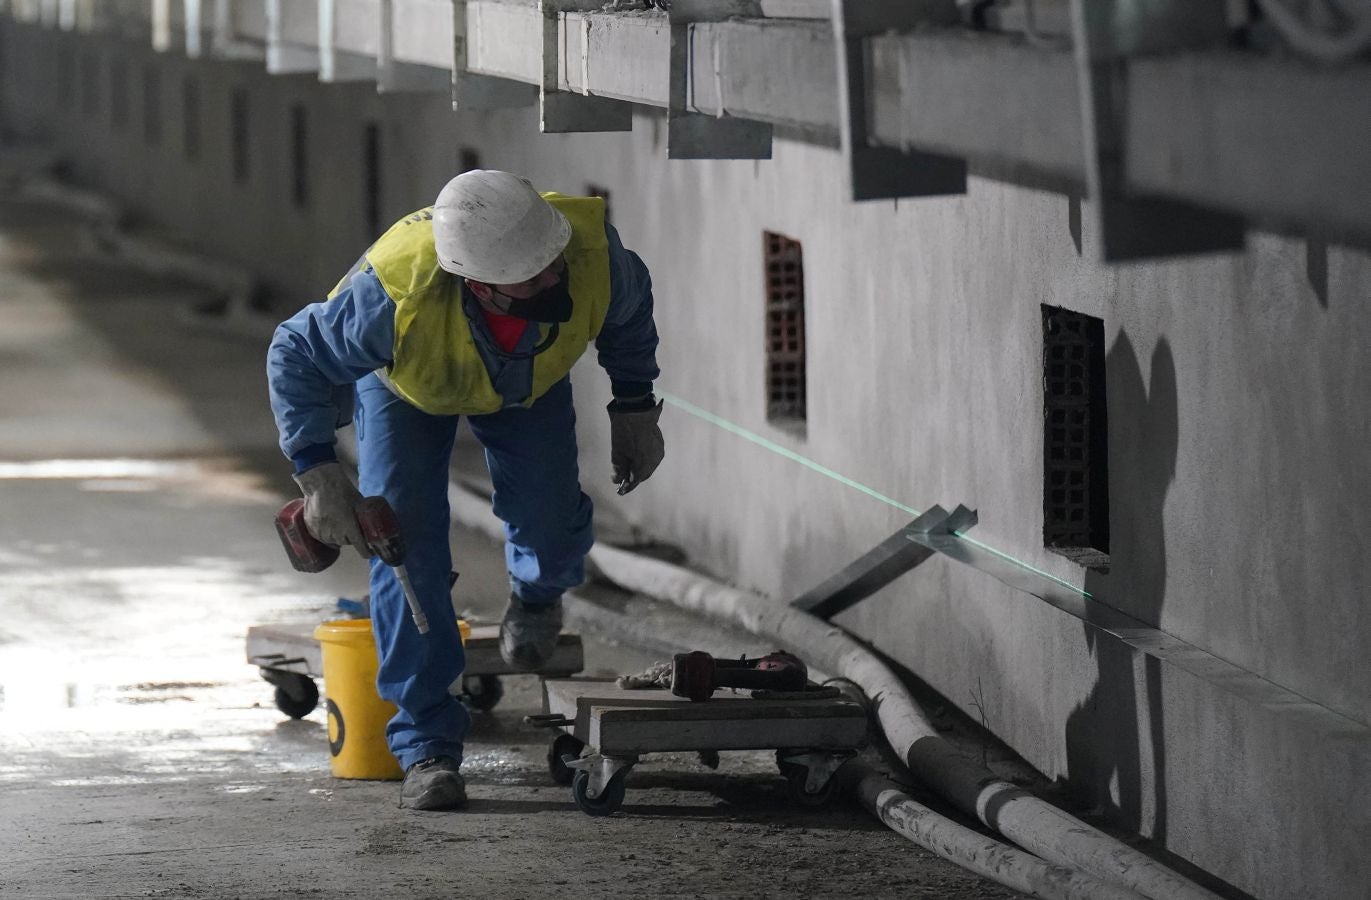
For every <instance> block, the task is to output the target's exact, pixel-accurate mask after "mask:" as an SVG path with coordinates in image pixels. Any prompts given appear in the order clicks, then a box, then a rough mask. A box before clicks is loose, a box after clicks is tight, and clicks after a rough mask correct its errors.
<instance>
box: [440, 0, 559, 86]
mask: <svg viewBox="0 0 1371 900" xmlns="http://www.w3.org/2000/svg"><path fill="white" fill-rule="evenodd" d="M537 99H538V88H537V87H536V86H535V85H531V84H524V83H523V82H519V81H510V80H508V79H505V78H495V77H492V76H490V75H476V74H473V73H471V72H468V71H467V4H466V0H452V109H453V111H454V112H460V111H462V110H478V109H508V108H510V107H515V106H530V105H532V104H533V103H534V102H535V101H536V100H537Z"/></svg>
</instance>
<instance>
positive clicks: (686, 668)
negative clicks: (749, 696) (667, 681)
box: [671, 650, 809, 701]
mask: <svg viewBox="0 0 1371 900" xmlns="http://www.w3.org/2000/svg"><path fill="white" fill-rule="evenodd" d="M808 683H809V670H808V669H807V668H806V667H805V664H804V661H803V660H801V659H800V658H799V657H798V656H795V655H794V654H791V653H786V652H785V651H784V650H777V651H776V652H774V653H769V654H767V655H766V656H759V657H757V658H755V659H718V658H715V657H713V656H710V655H709V654H708V653H705V652H704V651H703V650H695V651H692V652H690V653H677V654H676V655H675V657H673V658H672V661H671V693H673V694H675V695H676V696H677V697H686V698H688V699H690V700H695V701H700V700H708V699H709V698H710V697H711V696H712V695H713V694H714V691H715V690H717V689H718V688H744V689H750V690H765V691H783V692H784V691H803V690H804V689H805V686H806V685H807V684H808Z"/></svg>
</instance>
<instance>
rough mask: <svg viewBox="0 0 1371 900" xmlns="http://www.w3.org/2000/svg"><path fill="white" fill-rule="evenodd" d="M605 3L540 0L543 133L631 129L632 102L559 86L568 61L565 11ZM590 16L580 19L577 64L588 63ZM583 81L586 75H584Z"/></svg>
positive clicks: (541, 121) (540, 96)
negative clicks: (578, 57)
mask: <svg viewBox="0 0 1371 900" xmlns="http://www.w3.org/2000/svg"><path fill="white" fill-rule="evenodd" d="M602 6H604V0H539V2H538V12H539V13H540V14H541V15H542V17H543V83H542V85H541V86H540V88H539V92H538V100H539V108H540V113H539V127H540V129H541V130H542V131H543V132H544V133H545V134H553V133H564V132H573V131H632V130H633V104H632V103H628V102H627V101H624V100H614V99H612V98H609V97H594V96H591V95H590V94H588V93H587V94H578V93H573V92H570V91H563V90H561V89H560V88H559V85H560V83H561V81H562V78H561V75H562V67H563V66H565V65H569V64H570V63H571V60H569V59H567V58H566V57H567V49H568V45H569V44H570V41H569V40H567V39H566V38H565V37H563V34H562V27H561V25H562V22H563V21H564V20H565V18H566V17H565V15H564V13H567V12H588V11H592V10H598V9H600V8H601V7H602ZM590 28H591V23H590V19H589V18H588V17H587V18H582V19H581V29H582V35H581V41H580V47H581V58H580V60H579V65H580V66H581V67H582V69H583V70H584V69H586V68H588V67H589V65H590V48H589V46H588V45H589V38H590ZM582 81H583V82H586V81H588V79H586V78H583V79H582Z"/></svg>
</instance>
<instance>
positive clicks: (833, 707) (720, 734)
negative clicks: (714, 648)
mask: <svg viewBox="0 0 1371 900" xmlns="http://www.w3.org/2000/svg"><path fill="white" fill-rule="evenodd" d="M544 692H545V696H546V705H547V710H548V712H549V713H553V714H560V715H562V716H564V717H565V718H567V719H568V720H572V721H573V722H574V723H575V724H574V725H573V726H570V727H571V728H572V732H573V734H574V735H575V736H576V737H577V738H579V739H580V740H582V741H584V742H585V743H586V744H588V745H590V746H592V747H594V748H595V749H596V750H598V751H599V752H600V753H601V754H604V755H607V756H617V755H625V756H628V755H635V754H639V753H654V752H661V751H676V750H764V749H771V748H778V747H805V748H814V749H834V750H840V749H852V748H856V747H859V746H861V745H862V743H863V741H864V740H865V737H866V728H867V722H866V712H865V711H864V710H863V709H862V707H861V706H860V705H859V704H857V703H855V702H853V701H852V700H849V699H847V698H844V697H831V696H825V697H822V698H816V699H795V698H794V696H793V695H788V696H787V697H786V698H785V699H766V698H762V699H754V698H752V697H751V696H749V695H746V694H728V693H724V694H718V695H716V696H714V697H712V698H710V699H709V700H706V701H703V702H699V703H693V702H691V701H689V700H686V699H684V698H681V697H675V696H673V695H671V694H670V693H668V692H667V691H664V690H627V689H624V688H620V687H618V686H617V685H615V684H614V683H613V682H608V681H591V680H588V679H576V680H564V681H548V682H545V684H544Z"/></svg>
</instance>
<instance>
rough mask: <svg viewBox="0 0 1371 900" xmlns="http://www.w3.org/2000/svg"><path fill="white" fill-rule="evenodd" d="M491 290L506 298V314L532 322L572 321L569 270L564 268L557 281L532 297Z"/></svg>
mask: <svg viewBox="0 0 1371 900" xmlns="http://www.w3.org/2000/svg"><path fill="white" fill-rule="evenodd" d="M491 292H492V293H494V294H499V295H500V296H501V297H503V298H504V299H505V303H506V306H505V309H504V314H505V315H507V316H513V317H514V318H516V319H527V320H529V321H530V322H569V321H571V287H570V284H569V282H568V278H567V272H566V270H565V269H563V270H562V274H561V275H559V276H558V278H557V283H556V284H554V285H553V286H552V287H549V288H544V289H543V290H541V291H539V292H538V293H536V294H534V295H533V296H532V297H511V296H509V295H508V294H502V293H500V292H499V291H497V290H495V289H494V288H491Z"/></svg>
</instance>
